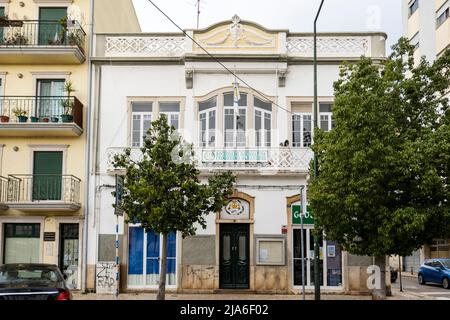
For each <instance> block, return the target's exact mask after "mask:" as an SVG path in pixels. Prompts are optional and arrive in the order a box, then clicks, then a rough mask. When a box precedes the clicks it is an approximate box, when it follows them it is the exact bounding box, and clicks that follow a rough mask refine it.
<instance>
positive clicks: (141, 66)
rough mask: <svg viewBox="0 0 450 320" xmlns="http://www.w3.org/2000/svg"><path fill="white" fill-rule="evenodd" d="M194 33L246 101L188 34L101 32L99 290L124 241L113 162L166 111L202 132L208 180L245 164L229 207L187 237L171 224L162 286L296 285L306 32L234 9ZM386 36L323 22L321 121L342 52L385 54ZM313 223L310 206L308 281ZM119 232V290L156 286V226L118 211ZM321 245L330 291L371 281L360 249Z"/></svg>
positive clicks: (97, 72) (306, 117)
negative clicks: (127, 220)
mask: <svg viewBox="0 0 450 320" xmlns="http://www.w3.org/2000/svg"><path fill="white" fill-rule="evenodd" d="M187 34H188V35H189V36H190V37H192V38H193V39H194V40H195V42H197V43H198V44H200V45H201V46H202V47H203V48H204V49H206V50H207V51H208V52H209V53H210V54H212V55H214V57H216V58H217V59H219V60H220V61H221V62H222V63H223V64H224V65H226V66H227V68H229V69H230V70H232V71H233V72H235V73H236V74H237V75H238V76H239V77H240V78H241V79H242V80H244V81H245V83H247V84H248V85H250V87H249V86H248V85H246V84H245V83H243V82H242V81H240V80H237V82H238V83H239V88H240V90H239V91H240V100H239V103H238V106H234V102H233V97H234V95H233V89H234V88H233V83H234V82H235V81H236V79H235V77H234V76H233V75H232V74H230V73H229V72H228V71H227V70H225V69H224V68H223V67H222V66H221V65H220V64H218V63H217V62H216V61H214V60H213V59H212V58H211V57H210V56H208V55H207V54H206V53H205V51H203V49H202V48H200V47H199V46H198V45H197V44H196V43H195V42H193V41H192V40H191V39H190V38H189V37H186V36H185V35H184V34H183V33H179V34H146V33H141V34H97V35H96V36H95V42H96V47H95V50H96V52H95V54H94V57H93V59H92V61H93V63H94V81H93V85H94V90H93V97H94V100H95V101H94V108H92V109H93V111H92V114H91V117H92V119H93V121H92V132H93V139H92V154H91V161H92V162H91V168H92V170H91V177H90V178H91V179H90V183H91V188H90V190H91V194H90V197H89V198H90V204H89V206H90V208H91V212H92V214H91V215H90V219H91V221H89V226H90V228H89V239H90V241H89V243H95V244H96V245H95V246H94V245H93V246H90V247H89V257H88V264H89V266H88V270H90V276H95V278H96V283H97V287H96V290H97V292H99V291H102V290H108V289H109V290H111V289H112V287H113V284H112V283H113V282H114V281H113V280H112V281H109V280H108V277H110V278H111V272H110V273H109V276H107V275H105V273H107V272H106V271H105V269H108V268H110V269H111V268H112V266H113V264H114V260H115V252H116V251H115V245H114V244H115V237H116V216H115V215H114V209H113V207H112V204H113V203H114V198H113V196H112V195H111V192H112V191H113V190H114V189H113V187H114V185H115V175H116V174H120V172H118V171H115V170H114V168H113V167H112V159H113V156H114V155H115V154H117V153H120V152H122V151H123V149H124V148H126V147H132V148H135V149H134V150H133V152H135V153H136V154H138V153H139V150H138V148H139V147H140V146H141V144H142V139H143V138H142V137H143V136H144V134H145V132H146V130H147V129H148V128H149V125H150V122H151V121H153V120H155V119H157V118H158V117H159V116H160V115H161V114H163V113H164V114H166V115H167V116H168V117H169V121H170V123H171V124H172V125H173V126H175V127H176V128H177V129H178V130H179V132H180V133H181V134H182V135H183V137H184V139H185V140H187V141H189V142H192V143H193V144H194V147H195V151H196V164H197V166H198V168H199V169H200V171H201V174H202V177H203V179H206V178H207V176H208V175H210V174H211V173H213V172H217V171H221V170H232V171H233V173H234V174H236V175H237V182H236V186H235V192H234V194H233V196H232V198H231V199H230V201H229V203H228V204H227V206H226V207H225V208H224V209H223V210H222V212H218V213H212V214H210V215H208V217H207V222H208V224H207V228H206V229H205V230H203V229H201V228H199V229H198V230H197V235H196V236H193V237H188V238H185V239H182V237H181V236H180V235H178V234H172V235H169V245H168V259H169V260H168V266H167V272H168V276H167V285H168V288H169V289H173V290H177V291H194V292H198V291H214V290H219V289H224V290H225V289H240V290H243V291H246V290H247V291H248V290H250V291H253V292H278V293H292V292H296V291H298V290H300V289H301V285H302V273H301V255H300V252H301V246H300V235H301V230H300V225H299V223H300V220H299V218H298V211H299V208H300V188H301V186H304V187H305V188H306V187H307V181H308V171H309V163H310V161H311V159H312V157H313V153H312V151H311V149H310V145H311V143H312V139H313V59H312V56H313V38H312V34H301V33H291V32H289V31H288V30H268V29H266V28H264V27H263V26H260V25H258V24H256V23H252V22H247V21H241V19H240V18H239V17H238V16H235V17H233V19H232V20H231V21H224V22H221V23H217V24H215V25H212V26H210V27H208V28H206V29H201V30H188V31H187ZM385 40H386V35H385V34H382V33H351V34H350V33H346V34H320V35H319V37H318V99H319V100H318V101H319V109H320V110H319V117H320V127H321V128H322V129H324V130H331V128H332V127H333V120H332V119H333V116H332V110H333V100H334V98H333V82H334V81H336V80H337V79H338V76H339V65H340V64H341V63H342V62H343V61H350V62H352V61H353V62H354V61H357V60H358V59H359V58H360V57H361V56H362V55H365V56H370V57H372V58H373V59H374V60H381V59H384V58H385ZM305 191H306V189H305ZM337 214H338V209H337ZM313 223H314V220H313V217H312V216H311V217H308V218H307V219H306V220H305V230H304V231H303V233H304V236H305V237H304V239H305V246H304V249H305V250H304V251H305V254H306V257H307V259H305V265H306V272H305V279H304V281H305V285H306V288H310V289H312V288H313V285H314V283H313V282H314V276H313V272H314V270H313V264H314V263H313V240H312V234H311V230H312V229H313V228H314V224H313ZM118 233H119V240H120V245H119V255H120V288H121V291H133V290H152V289H156V288H157V285H158V279H159V269H160V260H159V257H160V254H161V250H160V246H161V244H160V241H159V239H160V237H159V235H158V234H155V233H151V232H150V233H145V232H144V230H143V229H141V228H140V226H139V225H130V224H124V222H123V217H120V218H119V227H118ZM320 257H321V258H320V266H321V271H320V274H321V285H322V286H323V288H324V290H332V291H352V290H359V289H360V288H359V287H360V284H362V283H363V282H364V283H365V280H364V281H363V277H364V274H365V271H364V272H363V271H362V269H360V267H359V265H360V264H359V263H358V261H357V260H358V259H355V257H352V256H351V255H348V254H347V253H346V252H343V251H341V249H340V247H339V244H337V243H336V242H334V241H331V240H329V239H328V240H326V239H322V242H321V255H320ZM108 266H109V267H108ZM352 268H353V269H352ZM111 270H112V269H111ZM350 274H353V275H350ZM365 277H367V275H366V276H365ZM364 279H365V278H364ZM109 283H111V285H109ZM108 286H109V287H108Z"/></svg>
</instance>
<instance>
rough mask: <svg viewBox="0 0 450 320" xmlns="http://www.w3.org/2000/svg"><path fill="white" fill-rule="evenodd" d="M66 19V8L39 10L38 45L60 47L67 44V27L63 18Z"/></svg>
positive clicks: (44, 8) (43, 8)
mask: <svg viewBox="0 0 450 320" xmlns="http://www.w3.org/2000/svg"><path fill="white" fill-rule="evenodd" d="M66 17H67V7H57V8H51V7H42V8H39V36H38V44H39V45H41V46H43V45H44V46H46V45H62V44H65V43H66V42H67V26H66V25H65V24H64V20H63V19H64V18H66Z"/></svg>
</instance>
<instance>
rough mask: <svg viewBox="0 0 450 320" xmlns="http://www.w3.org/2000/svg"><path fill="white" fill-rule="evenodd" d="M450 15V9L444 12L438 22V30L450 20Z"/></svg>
mask: <svg viewBox="0 0 450 320" xmlns="http://www.w3.org/2000/svg"><path fill="white" fill-rule="evenodd" d="M449 14H450V8H447V9H445V10H444V12H442V13H441V14H440V15H439V16H438V18H437V20H436V29H437V28H439V27H440V26H441V25H442V24H444V22H445V21H446V20H447V19H448V17H449Z"/></svg>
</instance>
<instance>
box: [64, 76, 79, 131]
mask: <svg viewBox="0 0 450 320" xmlns="http://www.w3.org/2000/svg"><path fill="white" fill-rule="evenodd" d="M64 91H65V92H67V97H66V98H65V99H64V100H63V101H62V106H63V108H64V114H62V115H61V119H62V122H72V121H73V107H74V101H73V100H72V99H71V97H70V94H71V93H72V92H75V91H76V90H75V89H74V87H73V84H72V81H66V83H65V84H64Z"/></svg>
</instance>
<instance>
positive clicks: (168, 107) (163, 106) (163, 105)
mask: <svg viewBox="0 0 450 320" xmlns="http://www.w3.org/2000/svg"><path fill="white" fill-rule="evenodd" d="M162 114H164V115H165V116H166V118H167V121H168V124H169V125H170V126H172V127H174V128H175V129H176V130H178V129H179V128H180V103H179V102H160V103H159V115H160V116H161V115H162Z"/></svg>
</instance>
